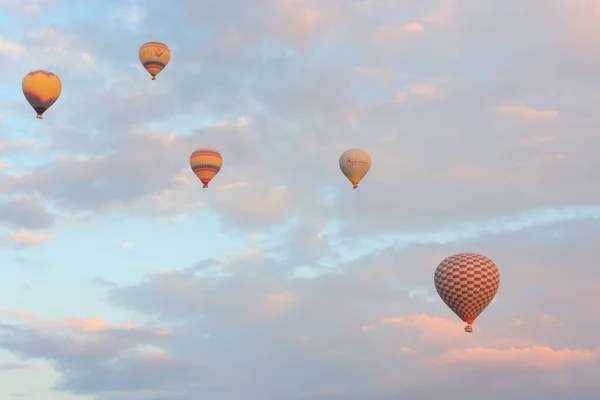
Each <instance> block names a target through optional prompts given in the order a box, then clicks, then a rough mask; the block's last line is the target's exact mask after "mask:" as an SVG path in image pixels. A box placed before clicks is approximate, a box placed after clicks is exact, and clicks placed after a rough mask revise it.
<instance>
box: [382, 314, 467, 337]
mask: <svg viewBox="0 0 600 400" xmlns="http://www.w3.org/2000/svg"><path fill="white" fill-rule="evenodd" d="M382 323H383V324H387V325H394V326H397V327H400V328H408V329H415V330H418V331H420V333H421V338H422V339H423V340H427V341H455V340H457V339H460V338H464V337H465V333H464V332H463V328H464V326H465V324H464V322H460V321H459V322H454V321H450V320H447V319H444V318H439V317H430V316H429V315H427V314H421V315H407V316H405V317H399V318H383V319H382Z"/></svg>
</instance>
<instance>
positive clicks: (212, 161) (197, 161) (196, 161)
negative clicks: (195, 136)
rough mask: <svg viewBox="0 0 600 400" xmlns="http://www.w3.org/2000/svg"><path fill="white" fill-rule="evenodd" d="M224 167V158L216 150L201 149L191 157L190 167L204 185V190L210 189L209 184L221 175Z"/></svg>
mask: <svg viewBox="0 0 600 400" xmlns="http://www.w3.org/2000/svg"><path fill="white" fill-rule="evenodd" d="M222 166H223V157H221V154H220V153H219V152H218V151H217V150H215V149H210V148H205V147H201V148H199V149H196V150H195V151H194V152H193V153H192V155H191V156H190V167H191V168H192V171H194V174H196V176H197V177H198V179H200V182H202V183H203V184H204V185H203V186H202V187H203V188H207V187H208V183H209V182H210V181H211V180H212V179H213V178H214V177H215V175H217V174H218V173H219V171H220V170H221V167H222Z"/></svg>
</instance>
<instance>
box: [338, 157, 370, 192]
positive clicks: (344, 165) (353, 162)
mask: <svg viewBox="0 0 600 400" xmlns="http://www.w3.org/2000/svg"><path fill="white" fill-rule="evenodd" d="M340 169H341V170H342V173H343V174H344V175H345V176H346V178H348V180H349V181H350V183H352V185H353V188H354V189H356V188H357V187H358V183H359V182H360V181H361V180H362V179H363V178H364V177H365V176H366V175H367V173H368V172H369V170H370V169H371V156H370V155H369V153H367V152H366V151H364V150H360V149H350V150H346V151H345V152H343V153H342V155H341V156H340Z"/></svg>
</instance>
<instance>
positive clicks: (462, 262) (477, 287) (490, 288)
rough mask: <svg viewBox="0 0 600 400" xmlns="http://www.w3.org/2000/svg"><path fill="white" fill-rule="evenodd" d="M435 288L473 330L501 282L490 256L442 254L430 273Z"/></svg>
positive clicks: (471, 330)
mask: <svg viewBox="0 0 600 400" xmlns="http://www.w3.org/2000/svg"><path fill="white" fill-rule="evenodd" d="M433 280H434V283H435V289H436V290H437V292H438V294H439V295H440V297H441V298H442V300H443V301H444V303H446V305H447V306H448V307H449V308H450V309H451V310H452V311H454V313H455V314H456V315H458V317H459V318H460V319H461V320H463V321H464V322H466V323H467V326H465V332H469V333H470V332H473V327H472V326H471V325H472V324H473V322H474V321H475V319H476V318H477V317H478V316H479V314H481V313H482V312H483V310H485V309H486V307H487V306H488V305H489V304H490V303H491V302H492V300H493V299H494V296H496V293H497V292H498V287H499V286H500V272H499V271H498V267H496V264H494V263H493V262H492V260H490V259H489V258H487V257H485V256H482V255H479V254H474V253H460V254H455V255H453V256H450V257H447V258H445V259H444V260H443V261H442V262H441V263H440V264H439V265H438V267H437V268H436V270H435V273H434V275H433Z"/></svg>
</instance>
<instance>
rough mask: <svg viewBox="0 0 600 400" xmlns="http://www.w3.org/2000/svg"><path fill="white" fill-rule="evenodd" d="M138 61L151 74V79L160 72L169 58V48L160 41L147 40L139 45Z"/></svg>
mask: <svg viewBox="0 0 600 400" xmlns="http://www.w3.org/2000/svg"><path fill="white" fill-rule="evenodd" d="M139 57H140V62H141V63H142V65H143V66H144V68H146V71H148V73H149V74H150V75H152V80H155V79H156V75H158V74H159V73H160V71H162V70H163V69H165V67H166V66H167V64H168V63H169V60H170V59H171V50H169V48H168V47H167V45H166V44H164V43H161V42H147V43H144V44H143V45H142V47H140V52H139Z"/></svg>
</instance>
